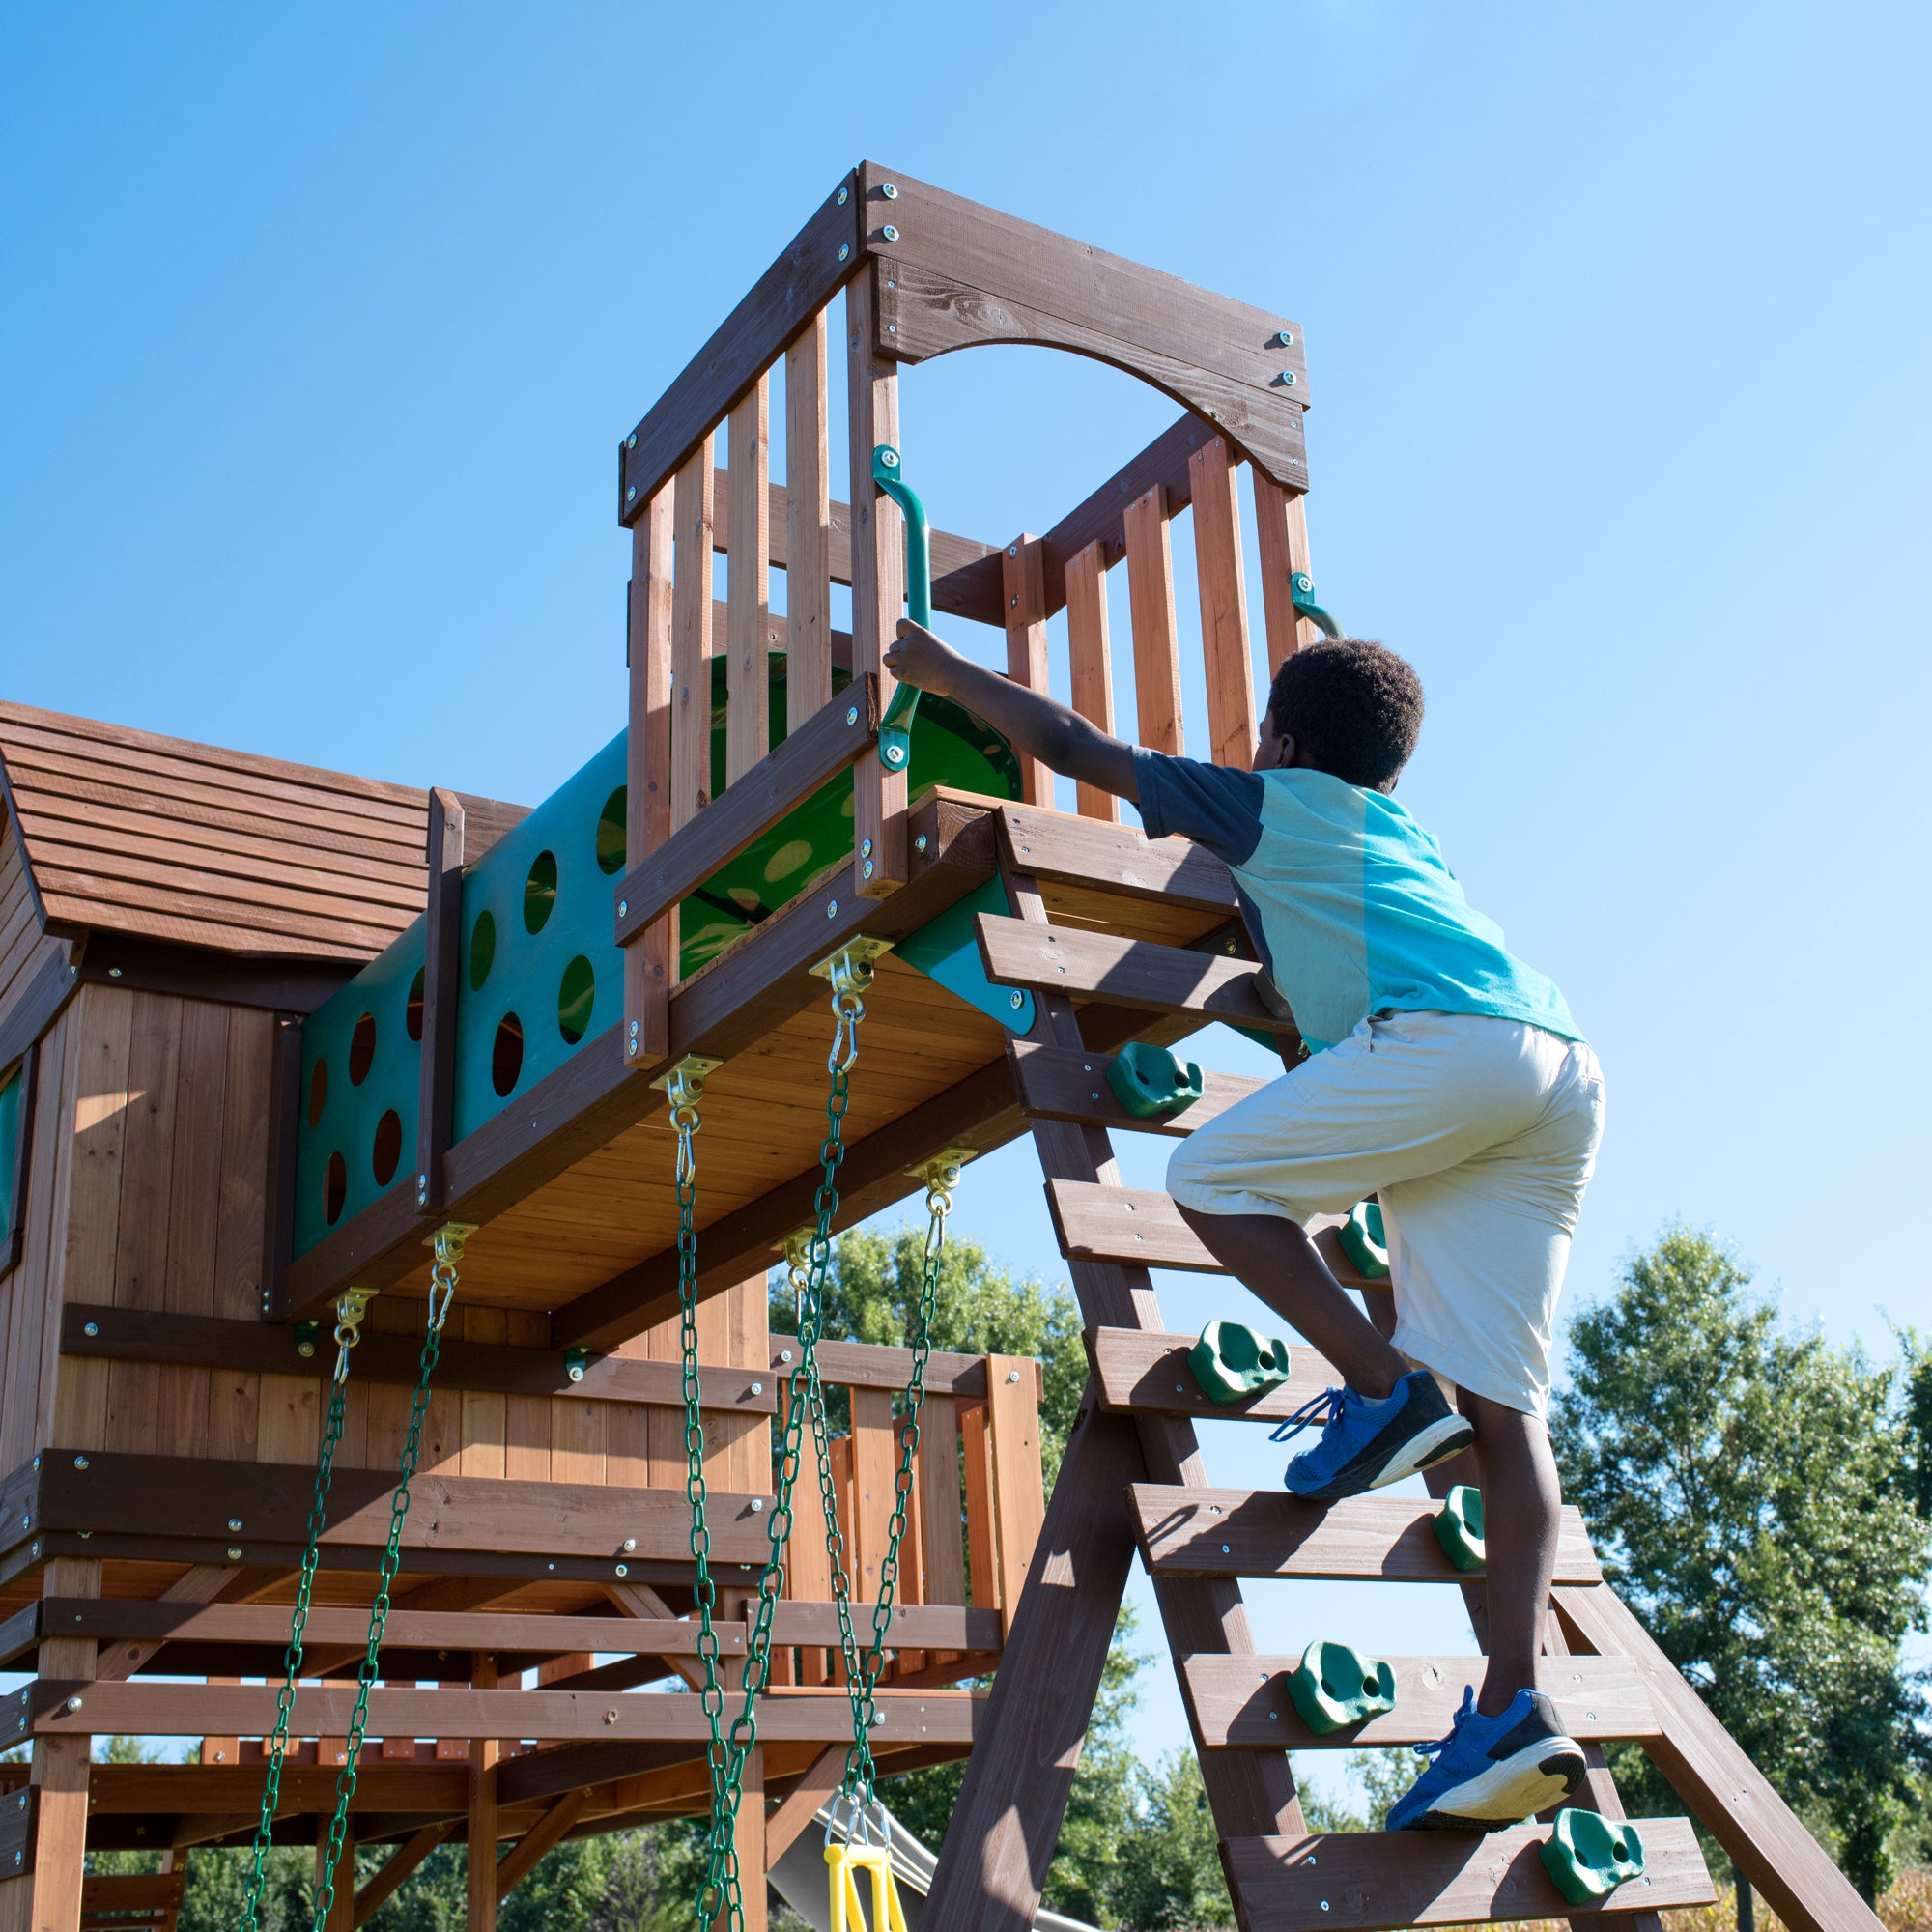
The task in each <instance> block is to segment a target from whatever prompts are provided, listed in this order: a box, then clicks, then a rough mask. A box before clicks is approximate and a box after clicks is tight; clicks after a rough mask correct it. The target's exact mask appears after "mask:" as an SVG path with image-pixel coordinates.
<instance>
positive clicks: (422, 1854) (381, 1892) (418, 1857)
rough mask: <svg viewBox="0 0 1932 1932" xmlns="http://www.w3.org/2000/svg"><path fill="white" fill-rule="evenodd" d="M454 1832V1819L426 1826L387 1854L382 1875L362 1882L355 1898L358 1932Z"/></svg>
mask: <svg viewBox="0 0 1932 1932" xmlns="http://www.w3.org/2000/svg"><path fill="white" fill-rule="evenodd" d="M455 1830H456V1820H455V1819H454V1818H445V1819H443V1820H441V1821H440V1823H438V1824H435V1825H425V1826H424V1827H423V1828H422V1830H421V1831H419V1832H417V1833H414V1834H413V1835H412V1836H411V1837H408V1838H406V1839H404V1841H403V1842H402V1843H401V1844H400V1845H398V1846H397V1847H396V1849H395V1850H394V1851H393V1852H391V1853H390V1854H389V1856H388V1858H387V1859H386V1860H385V1861H384V1864H383V1868H382V1870H381V1871H379V1872H377V1873H376V1874H375V1875H374V1876H373V1877H372V1878H368V1879H365V1880H364V1881H363V1884H362V1888H361V1889H360V1890H359V1891H357V1892H356V1894H355V1915H354V1918H355V1926H356V1928H357V1932H360V1928H361V1927H362V1926H364V1925H366V1924H368V1922H369V1921H370V1919H372V1918H375V1916H376V1914H377V1913H378V1912H379V1911H380V1910H381V1909H382V1908H383V1907H384V1905H386V1904H387V1903H388V1902H389V1900H390V1898H391V1897H392V1896H393V1895H394V1894H395V1893H396V1892H397V1891H398V1890H400V1889H402V1886H403V1883H404V1881H405V1880H406V1879H408V1878H409V1877H410V1875H411V1874H412V1872H413V1871H415V1869H416V1868H417V1867H418V1866H419V1865H420V1864H421V1863H422V1861H424V1860H425V1859H426V1858H428V1857H429V1855H430V1854H431V1853H432V1852H433V1851H435V1850H436V1848H437V1847H438V1846H439V1845H440V1844H441V1843H442V1842H443V1840H444V1839H445V1838H447V1837H448V1836H449V1834H450V1833H452V1832H454V1831H455Z"/></svg>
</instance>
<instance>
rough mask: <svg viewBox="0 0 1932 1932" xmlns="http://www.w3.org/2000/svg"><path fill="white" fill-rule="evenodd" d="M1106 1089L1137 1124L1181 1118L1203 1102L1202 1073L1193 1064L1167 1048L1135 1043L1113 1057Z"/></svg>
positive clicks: (1124, 1047)
mask: <svg viewBox="0 0 1932 1932" xmlns="http://www.w3.org/2000/svg"><path fill="white" fill-rule="evenodd" d="M1107 1085H1108V1086H1109V1087H1111V1088H1112V1089H1113V1090H1114V1098H1115V1099H1117V1100H1118V1101H1119V1102H1120V1103H1121V1105H1122V1106H1123V1107H1124V1108H1125V1109H1126V1110H1127V1112H1128V1113H1130V1114H1131V1115H1132V1116H1133V1117H1134V1119H1135V1120H1137V1121H1154V1120H1158V1119H1160V1117H1161V1116H1162V1115H1163V1114H1179V1113H1180V1112H1181V1111H1182V1110H1183V1109H1185V1108H1188V1107H1191V1106H1193V1104H1194V1103H1195V1101H1197V1100H1198V1099H1200V1097H1201V1069H1200V1067H1198V1066H1197V1065H1195V1064H1194V1063H1193V1061H1191V1060H1185V1061H1182V1060H1177V1059H1175V1057H1174V1055H1173V1054H1171V1053H1170V1052H1168V1050H1167V1048H1166V1047H1164V1046H1149V1045H1148V1044H1147V1043H1146V1042H1145V1041H1144V1040H1136V1041H1134V1042H1133V1044H1132V1045H1130V1046H1123V1047H1122V1049H1121V1050H1120V1052H1119V1053H1117V1054H1116V1055H1115V1056H1114V1064H1113V1065H1111V1066H1109V1067H1108V1068H1107Z"/></svg>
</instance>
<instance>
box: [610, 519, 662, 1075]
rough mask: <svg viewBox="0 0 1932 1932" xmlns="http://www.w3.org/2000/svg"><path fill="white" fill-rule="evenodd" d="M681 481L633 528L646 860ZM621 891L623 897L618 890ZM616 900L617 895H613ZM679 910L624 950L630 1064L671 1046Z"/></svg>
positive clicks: (651, 841) (634, 853) (637, 755)
mask: <svg viewBox="0 0 1932 1932" xmlns="http://www.w3.org/2000/svg"><path fill="white" fill-rule="evenodd" d="M675 495H676V490H675V486H672V487H671V488H670V489H666V490H660V491H659V492H658V493H657V494H656V495H655V496H654V497H652V498H651V500H650V503H649V505H648V506H647V507H646V509H645V512H644V514H643V515H642V516H641V517H639V519H638V522H637V523H636V524H635V525H634V526H633V527H632V531H631V592H630V595H631V602H630V636H631V662H630V685H631V692H630V721H631V722H630V736H629V738H628V740H627V742H626V746H625V753H624V757H625V786H626V789H625V800H624V850H625V854H626V856H627V858H628V859H629V861H630V863H631V864H632V865H634V866H635V865H642V864H644V863H646V862H647V861H648V860H649V859H650V858H651V856H652V855H653V854H654V853H657V852H659V851H661V850H662V849H663V848H664V846H665V845H666V844H667V843H668V841H669V838H670V835H671V807H670V740H671V711H672V692H673V686H672V671H671V651H672V645H671V639H672V636H673V632H674V626H673V615H672V613H673V609H674V601H675V600H674V594H673V591H672V583H671V573H672V568H673V565H672V557H673V537H672V532H673V530H674V527H675V524H676V512H675V508H674V497H675ZM616 896H618V897H621V896H622V895H621V894H619V895H616ZM613 903H614V900H613ZM677 933H678V918H677V910H676V908H675V907H673V908H672V909H671V910H670V911H668V912H667V913H665V914H664V915H663V916H662V917H661V918H660V919H659V920H658V922H657V923H656V924H654V925H653V926H651V928H650V929H649V930H648V931H647V932H645V933H644V934H643V935H642V936H641V937H640V938H639V939H637V940H634V941H633V942H632V943H631V944H630V945H628V946H627V947H625V949H624V1029H625V1039H626V1042H627V1044H628V1042H629V1040H631V1039H633V1038H635V1039H636V1040H637V1042H638V1050H637V1052H636V1053H635V1054H631V1055H630V1056H629V1059H628V1062H627V1064H628V1065H632V1066H634V1067H638V1068H642V1067H645V1066H655V1065H658V1064H659V1063H660V1062H661V1061H662V1060H663V1059H664V1057H665V1055H666V1053H667V1052H668V1051H669V1047H670V989H671V983H672V981H673V980H675V979H676V978H677V966H676V961H677Z"/></svg>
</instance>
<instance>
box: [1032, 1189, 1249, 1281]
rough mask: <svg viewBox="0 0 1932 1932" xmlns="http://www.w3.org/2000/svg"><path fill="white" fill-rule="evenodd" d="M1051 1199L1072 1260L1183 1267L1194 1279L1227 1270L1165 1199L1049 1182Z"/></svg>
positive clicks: (1062, 1248)
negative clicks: (1193, 1274) (1198, 1275)
mask: <svg viewBox="0 0 1932 1932" xmlns="http://www.w3.org/2000/svg"><path fill="white" fill-rule="evenodd" d="M1046 1200H1047V1207H1048V1208H1049V1209H1050V1210H1051V1212H1052V1215H1053V1226H1054V1232H1055V1234H1056V1235H1058V1236H1059V1237H1060V1251H1061V1253H1062V1254H1064V1255H1065V1256H1067V1257H1068V1258H1069V1259H1070V1258H1072V1257H1074V1256H1078V1257H1079V1258H1080V1259H1081V1260H1083V1261H1093V1262H1120V1263H1122V1264H1126V1265H1128V1266H1138V1267H1167V1268H1183V1269H1186V1270H1188V1271H1189V1272H1191V1273H1195V1274H1220V1273H1223V1272H1224V1271H1225V1270H1224V1269H1223V1267H1222V1265H1221V1264H1220V1263H1219V1262H1218V1261H1216V1260H1215V1258H1214V1257H1213V1256H1212V1255H1211V1254H1210V1253H1208V1248H1207V1246H1206V1244H1205V1243H1204V1242H1203V1241H1202V1239H1201V1237H1200V1236H1198V1235H1197V1234H1195V1232H1194V1231H1193V1229H1191V1228H1190V1227H1189V1226H1188V1225H1187V1224H1186V1222H1185V1221H1183V1220H1182V1219H1181V1218H1180V1210H1179V1208H1177V1207H1176V1206H1175V1205H1174V1202H1173V1200H1172V1198H1171V1197H1170V1196H1168V1195H1166V1194H1160V1193H1156V1192H1154V1191H1153V1190H1152V1189H1150V1188H1140V1187H1096V1186H1094V1185H1092V1184H1091V1183H1089V1182H1086V1181H1079V1180H1049V1181H1048V1182H1047V1183H1046Z"/></svg>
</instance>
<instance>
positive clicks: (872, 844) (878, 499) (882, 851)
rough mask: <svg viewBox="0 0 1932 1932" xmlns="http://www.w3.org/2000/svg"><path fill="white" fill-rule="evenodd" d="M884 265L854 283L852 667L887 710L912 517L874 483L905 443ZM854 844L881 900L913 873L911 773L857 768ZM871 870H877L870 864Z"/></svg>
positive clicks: (850, 374) (868, 886)
mask: <svg viewBox="0 0 1932 1932" xmlns="http://www.w3.org/2000/svg"><path fill="white" fill-rule="evenodd" d="M878 279H879V276H878V270H876V269H875V268H874V269H868V270H867V271H866V272H865V273H863V274H859V275H855V276H854V277H853V278H852V280H851V281H850V282H849V283H847V284H846V288H845V333H846V362H845V369H846V404H847V419H848V430H849V440H848V445H847V446H848V449H849V452H850V459H851V476H852V513H853V514H852V669H853V673H854V675H855V676H860V677H863V676H866V675H867V674H870V675H871V676H874V677H876V678H877V680H878V703H879V715H880V716H881V717H884V715H885V713H886V710H887V708H888V707H889V706H890V705H891V703H892V701H893V692H894V689H895V683H896V680H895V678H894V676H893V674H892V672H891V671H890V670H888V669H887V668H886V663H885V656H884V653H885V651H886V648H887V646H888V645H890V644H891V643H892V641H893V639H894V638H895V636H896V635H897V632H898V622H899V619H900V618H901V617H902V616H903V615H904V614H905V592H906V579H905V520H904V519H903V518H902V517H901V516H900V515H899V510H898V505H897V504H895V502H894V501H893V500H892V498H891V497H888V496H887V495H886V494H885V492H884V491H883V490H881V489H880V488H879V486H878V485H877V484H876V483H874V482H873V481H872V451H873V450H874V449H875V448H876V447H877V446H878V445H879V444H881V443H890V444H892V445H893V447H894V448H897V447H898V440H899V387H898V382H899V379H898V364H897V362H896V361H895V360H893V359H892V358H890V357H888V356H886V355H881V354H880V353H878V351H877V349H876V348H875V346H874V341H873V335H874V324H875V321H876V318H877V314H878V306H879V297H878V286H877V285H878ZM854 782H855V791H854V800H853V816H852V845H853V851H854V854H855V865H856V867H857V878H856V881H855V883H856V889H857V890H858V892H859V893H860V894H861V895H862V896H864V897H866V898H880V897H883V896H885V895H887V894H889V893H891V892H893V891H894V890H895V889H896V888H897V887H898V886H901V885H903V884H904V883H905V881H906V878H907V876H908V873H907V869H906V868H907V865H908V861H909V853H908V841H907V838H906V774H905V773H904V772H889V771H887V770H886V769H885V767H884V766H883V765H882V764H880V762H879V761H878V759H876V758H867V759H865V760H863V761H862V762H861V763H860V764H859V766H858V767H857V769H856V772H855V774H854ZM867 868H869V869H867Z"/></svg>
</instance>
